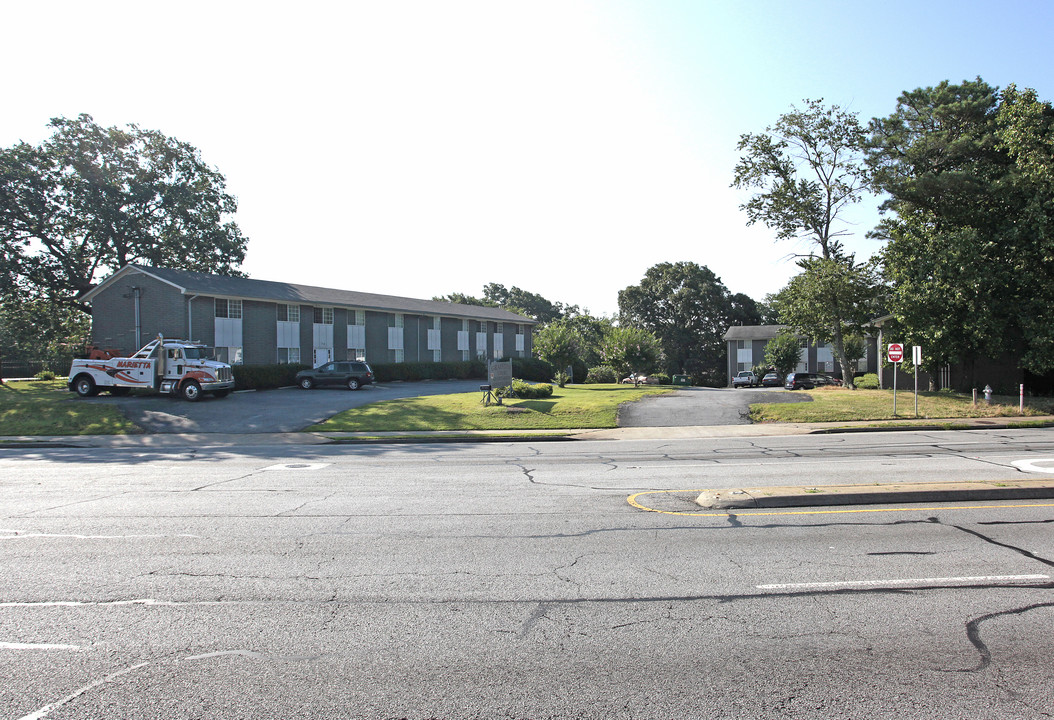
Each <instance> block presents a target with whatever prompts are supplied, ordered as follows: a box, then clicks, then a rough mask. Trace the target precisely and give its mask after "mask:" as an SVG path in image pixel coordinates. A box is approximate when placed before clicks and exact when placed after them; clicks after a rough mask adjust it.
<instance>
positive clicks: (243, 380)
mask: <svg viewBox="0 0 1054 720" xmlns="http://www.w3.org/2000/svg"><path fill="white" fill-rule="evenodd" d="M310 367H311V366H310V365H302V364H300V363H275V364H274V365H232V366H231V370H232V371H233V373H234V389H235V390H269V389H272V388H279V387H287V386H289V385H295V384H296V374H297V373H298V372H299V371H301V370H307V369H309V368H310Z"/></svg>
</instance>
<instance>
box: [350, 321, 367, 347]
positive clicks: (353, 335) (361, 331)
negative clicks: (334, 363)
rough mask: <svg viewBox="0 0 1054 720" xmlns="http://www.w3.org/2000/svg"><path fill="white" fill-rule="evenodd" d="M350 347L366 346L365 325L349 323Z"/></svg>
mask: <svg viewBox="0 0 1054 720" xmlns="http://www.w3.org/2000/svg"><path fill="white" fill-rule="evenodd" d="M348 347H349V348H359V349H361V348H364V347H366V326H365V325H348Z"/></svg>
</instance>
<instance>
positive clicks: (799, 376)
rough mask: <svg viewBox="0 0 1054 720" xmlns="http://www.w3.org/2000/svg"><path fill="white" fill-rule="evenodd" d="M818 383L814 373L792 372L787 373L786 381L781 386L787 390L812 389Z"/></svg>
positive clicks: (818, 380)
mask: <svg viewBox="0 0 1054 720" xmlns="http://www.w3.org/2000/svg"><path fill="white" fill-rule="evenodd" d="M820 384H821V383H820V379H819V378H818V377H816V373H804V372H792V373H790V374H788V375H787V382H785V383H784V384H783V387H785V388H786V389H787V390H812V389H813V388H815V387H816V386H817V385H820Z"/></svg>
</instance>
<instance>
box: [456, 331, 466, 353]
mask: <svg viewBox="0 0 1054 720" xmlns="http://www.w3.org/2000/svg"><path fill="white" fill-rule="evenodd" d="M457 349H458V350H462V351H464V350H468V330H458V331H457Z"/></svg>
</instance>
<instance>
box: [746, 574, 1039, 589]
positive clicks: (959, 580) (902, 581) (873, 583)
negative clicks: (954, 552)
mask: <svg viewBox="0 0 1054 720" xmlns="http://www.w3.org/2000/svg"><path fill="white" fill-rule="evenodd" d="M1049 579H1050V576H1049V575H977V576H975V577H947V578H911V579H907V578H898V579H894V580H838V581H835V582H812V583H780V584H776V585H756V586H755V587H756V588H757V589H758V590H824V589H831V588H854V587H889V586H891V585H893V586H902V585H946V584H956V585H961V584H967V583H979V582H989V583H990V582H1026V581H1030V580H1049Z"/></svg>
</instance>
